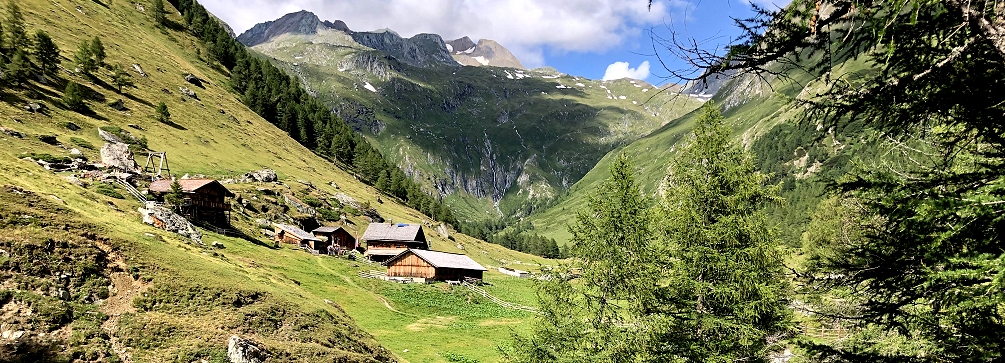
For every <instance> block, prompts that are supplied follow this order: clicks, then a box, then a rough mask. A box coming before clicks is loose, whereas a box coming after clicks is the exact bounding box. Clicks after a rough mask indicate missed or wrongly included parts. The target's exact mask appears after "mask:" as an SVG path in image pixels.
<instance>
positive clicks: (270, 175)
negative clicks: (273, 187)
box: [241, 168, 279, 183]
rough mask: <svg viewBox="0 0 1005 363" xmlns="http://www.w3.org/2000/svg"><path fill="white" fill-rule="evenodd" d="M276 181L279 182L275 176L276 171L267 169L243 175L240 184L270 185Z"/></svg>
mask: <svg viewBox="0 0 1005 363" xmlns="http://www.w3.org/2000/svg"><path fill="white" fill-rule="evenodd" d="M277 180H279V177H278V176H277V175H276V171H275V170H272V169H268V168H265V169H262V170H258V171H252V172H248V173H247V174H244V176H243V177H241V182H243V183H250V182H263V183H271V182H274V181H277Z"/></svg>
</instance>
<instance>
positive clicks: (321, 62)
mask: <svg viewBox="0 0 1005 363" xmlns="http://www.w3.org/2000/svg"><path fill="white" fill-rule="evenodd" d="M280 23H282V22H280ZM311 24H318V23H317V22H315V21H314V20H313V18H312V19H311ZM260 32H261V31H260ZM263 33H264V32H263ZM270 34H271V33H270ZM461 47H467V48H466V49H461V50H458V48H461ZM253 49H254V50H255V51H258V52H261V53H263V54H265V55H267V56H269V57H270V58H272V59H274V62H275V63H276V64H277V65H280V67H282V68H285V69H287V70H288V71H289V72H290V73H292V74H296V75H297V76H298V77H300V78H301V80H302V84H303V85H304V86H305V87H307V88H308V89H309V90H310V92H311V93H312V94H313V95H315V96H317V97H319V98H320V99H321V100H323V101H324V102H326V103H328V104H329V105H330V107H331V108H332V109H333V110H334V111H335V112H336V113H338V114H339V115H340V116H341V117H342V118H344V119H345V120H346V121H347V122H349V123H350V125H353V126H354V127H355V128H356V129H357V130H358V131H361V132H363V133H364V135H368V137H370V138H371V139H372V140H373V141H375V142H376V143H377V144H378V145H380V148H381V151H382V153H383V154H384V155H387V156H388V157H389V158H390V159H392V160H394V161H395V162H396V163H397V164H398V166H399V167H401V168H402V169H403V170H405V171H406V173H408V174H409V176H411V177H412V178H413V179H415V180H418V181H420V182H421V183H423V184H424V185H426V186H427V187H428V188H429V189H428V190H429V191H431V192H433V191H435V192H436V193H439V194H440V195H441V196H443V198H444V199H445V200H446V201H447V203H448V204H449V205H451V206H452V207H454V208H455V209H459V210H460V212H459V213H460V215H469V216H472V218H486V217H493V218H494V217H496V216H498V215H499V214H500V213H502V214H513V213H524V212H521V210H524V209H525V208H527V207H528V206H530V205H534V204H539V203H542V202H543V201H545V200H548V199H550V198H552V197H555V196H557V195H560V194H561V193H563V192H564V191H565V190H566V189H567V188H568V187H569V186H571V185H572V184H573V183H575V182H576V181H578V180H579V179H580V178H581V177H582V176H583V175H584V174H585V173H586V172H587V171H588V170H589V169H590V168H591V167H592V166H593V165H594V164H595V163H596V162H597V161H598V160H599V158H600V157H601V156H602V155H603V154H604V153H606V152H607V151H610V150H612V149H614V148H617V147H619V146H621V145H624V144H626V143H628V142H631V141H633V140H635V139H638V138H640V137H643V136H645V135H647V134H648V133H650V132H652V131H653V130H655V129H657V128H659V127H661V126H663V125H664V124H666V123H667V122H669V121H670V120H672V119H673V118H676V117H677V116H680V115H682V114H684V113H686V112H688V111H690V110H691V109H693V108H694V107H696V106H697V105H698V101H696V100H693V99H688V98H675V97H672V95H670V94H669V93H660V94H659V95H657V96H655V98H652V97H654V96H653V95H654V94H657V93H659V92H658V91H659V89H658V88H657V87H655V86H653V85H650V84H647V83H645V82H640V81H633V80H627V79H625V80H617V81H606V82H605V81H598V80H590V79H585V78H581V77H574V76H569V75H565V74H562V73H560V72H558V71H556V70H554V69H550V68H541V69H534V70H524V69H520V68H516V66H521V64H520V63H519V61H518V60H516V59H515V57H512V55H511V54H510V53H509V52H508V51H506V50H505V48H503V47H502V46H497V43H496V42H493V41H491V40H481V41H479V42H478V43H475V42H473V41H471V39H470V38H460V39H455V40H451V41H447V42H444V41H443V40H442V38H440V37H439V36H435V35H426V34H420V35H416V36H414V37H412V38H402V37H400V36H399V35H398V34H396V33H394V32H393V31H390V30H382V31H375V32H352V33H351V34H349V33H345V32H342V31H337V30H334V29H330V28H326V27H323V26H322V27H319V28H318V30H317V31H315V32H313V33H307V32H296V31H292V32H288V33H286V34H282V35H275V36H273V37H272V38H271V39H270V40H269V41H268V42H264V43H261V44H258V45H255V46H254V47H253ZM450 50H452V51H450ZM468 50H470V52H469V53H464V52H465V51H468ZM458 51H460V52H461V55H464V56H465V57H468V59H474V58H473V56H474V57H488V58H485V60H487V63H488V64H487V65H488V66H487V67H485V66H478V67H460V66H459V65H458V64H457V62H455V61H454V59H457V58H458V57H457V56H458V54H456V53H458ZM490 58H491V60H490ZM507 59H508V60H507ZM475 62H477V61H475ZM493 62H497V63H493ZM507 62H509V63H507ZM477 63H479V64H480V65H485V64H484V63H486V62H477ZM450 64H452V66H448V65H450ZM507 65H509V66H507ZM510 66H511V67H510ZM651 98H652V99H651ZM322 142H324V141H322Z"/></svg>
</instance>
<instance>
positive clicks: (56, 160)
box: [28, 153, 73, 164]
mask: <svg viewBox="0 0 1005 363" xmlns="http://www.w3.org/2000/svg"><path fill="white" fill-rule="evenodd" d="M28 157H29V158H32V159H35V160H41V161H44V162H47V163H49V164H69V163H71V162H73V159H70V158H69V157H66V156H52V155H51V154H45V153H41V154H39V153H30V154H28Z"/></svg>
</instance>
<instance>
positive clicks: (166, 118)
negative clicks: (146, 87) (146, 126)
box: [154, 101, 171, 123]
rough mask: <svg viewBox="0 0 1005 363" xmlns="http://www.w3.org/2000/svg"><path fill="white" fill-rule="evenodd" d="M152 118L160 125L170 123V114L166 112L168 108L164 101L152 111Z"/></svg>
mask: <svg viewBox="0 0 1005 363" xmlns="http://www.w3.org/2000/svg"><path fill="white" fill-rule="evenodd" d="M154 117H155V118H156V119H157V121H160V122H162V123H170V122H171V112H170V111H168V106H167V104H166V103H164V101H161V102H160V103H158V104H157V107H156V108H155V109H154Z"/></svg>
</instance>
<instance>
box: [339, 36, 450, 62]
mask: <svg viewBox="0 0 1005 363" xmlns="http://www.w3.org/2000/svg"><path fill="white" fill-rule="evenodd" d="M351 35H352V39H353V40H355V41H356V42H357V43H359V44H362V45H365V46H367V47H370V48H373V49H376V50H379V51H382V52H384V53H387V54H388V55H390V56H392V57H394V58H395V59H397V60H399V61H402V62H404V63H407V64H410V65H413V66H416V67H428V66H434V65H448V66H457V65H458V64H457V62H456V61H454V58H452V57H451V56H450V53H449V52H447V45H446V43H444V42H443V38H441V37H440V36H439V35H436V34H417V35H415V36H413V37H411V38H402V37H401V36H400V35H398V33H395V32H394V31H391V30H388V29H384V30H379V31H375V32H354V33H352V34H351Z"/></svg>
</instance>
